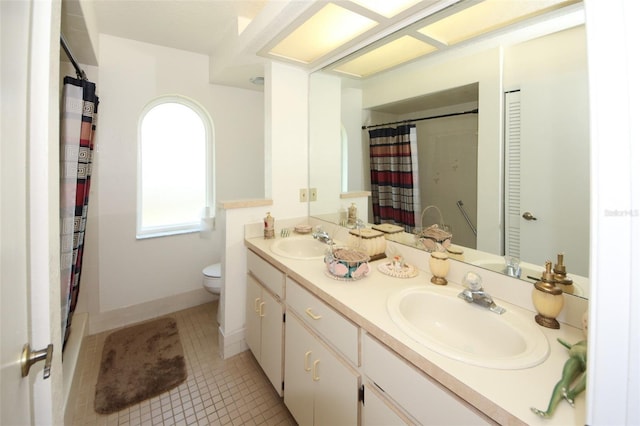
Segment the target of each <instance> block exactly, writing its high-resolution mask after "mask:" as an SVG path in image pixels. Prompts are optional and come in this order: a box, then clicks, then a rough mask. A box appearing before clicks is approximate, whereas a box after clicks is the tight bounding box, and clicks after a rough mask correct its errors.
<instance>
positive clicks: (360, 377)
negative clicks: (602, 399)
mask: <svg viewBox="0 0 640 426" xmlns="http://www.w3.org/2000/svg"><path fill="white" fill-rule="evenodd" d="M309 238H310V239H311V237H310V236H309ZM273 242H274V240H265V239H263V238H262V237H259V238H247V239H245V245H246V247H247V248H248V250H247V268H248V275H247V342H248V343H249V346H250V348H251V350H252V351H253V353H254V355H255V357H256V359H257V360H258V362H259V363H260V365H261V366H262V368H263V369H264V371H265V373H266V375H267V376H268V377H269V379H270V380H271V382H272V383H273V385H274V387H275V388H276V390H277V391H278V393H279V394H281V395H284V402H285V404H286V405H287V407H288V409H289V410H290V412H291V413H292V415H293V416H294V418H295V419H296V421H297V422H298V423H299V424H301V425H336V424H344V425H358V424H362V425H390V424H438V425H444V424H495V423H498V424H534V425H535V424H540V425H542V424H547V425H548V424H559V425H569V424H571V425H578V424H584V419H585V402H584V394H583V395H580V396H579V397H578V398H577V400H576V406H575V407H571V406H570V405H569V404H568V403H566V402H565V401H563V402H561V404H560V405H559V406H558V408H557V410H556V412H555V414H554V416H553V417H552V418H551V419H541V418H539V417H537V416H536V415H534V414H533V413H532V412H531V410H530V407H532V406H535V407H537V408H541V409H546V408H547V404H548V401H549V397H550V396H551V391H552V389H553V387H554V385H555V383H556V382H557V381H558V380H559V378H560V375H561V372H562V368H563V365H564V363H565V361H566V360H567V359H568V354H567V350H566V349H565V348H564V347H563V346H562V345H560V344H559V343H558V342H557V338H561V339H564V340H566V341H567V342H570V343H575V342H577V341H580V340H583V339H584V337H583V334H582V330H579V329H577V328H574V327H571V326H569V325H566V324H562V327H561V329H560V330H551V329H544V328H542V327H539V326H537V325H535V323H534V319H533V317H534V313H533V312H531V311H529V310H527V309H523V308H521V307H519V306H516V305H514V304H511V303H508V302H506V301H503V300H500V299H498V300H496V302H498V303H499V304H500V305H501V306H503V307H505V308H506V309H507V312H512V313H513V315H516V314H517V315H519V316H521V317H524V318H530V321H531V322H532V323H534V326H535V327H536V328H539V329H540V331H541V333H542V334H543V335H544V338H546V341H547V342H548V355H546V353H547V352H545V355H544V356H543V357H542V359H541V360H540V361H539V362H536V363H535V364H536V365H534V366H529V367H527V368H511V367H507V368H501V367H498V368H496V367H495V366H494V367H491V368H487V367H483V366H477V365H473V363H469V362H465V361H461V360H459V359H455V357H453V356H451V355H443V354H442V353H440V352H439V351H436V350H433V349H432V348H430V347H428V346H426V345H424V344H422V343H419V342H418V341H417V340H415V339H414V338H412V337H411V336H409V334H407V333H406V332H405V331H404V330H403V329H402V328H401V327H400V326H398V324H397V323H396V322H394V321H393V319H392V318H391V316H390V314H389V308H388V303H389V300H390V299H393V297H394V296H395V295H397V294H398V292H402V291H407V289H412V288H423V287H424V288H434V291H438V292H441V293H442V294H443V295H448V294H454V297H455V294H456V293H457V292H459V291H460V290H461V289H462V287H460V285H458V284H457V283H455V282H451V281H450V283H449V284H448V285H447V286H445V287H441V288H440V289H436V287H439V286H435V285H434V284H431V283H430V278H431V274H430V273H428V272H425V270H428V266H427V265H428V261H427V259H428V257H427V256H428V254H427V253H425V252H422V253H418V254H415V255H414V256H422V257H424V262H422V261H421V259H422V257H413V258H412V257H411V256H409V258H410V260H411V261H412V262H413V263H415V264H416V265H415V266H416V267H417V268H419V269H420V270H419V271H418V274H417V276H415V277H413V278H395V277H391V276H388V275H385V274H383V273H381V272H380V271H379V270H378V269H377V266H378V264H379V263H381V262H385V261H386V260H385V259H382V260H378V261H375V262H372V263H371V266H372V268H371V272H370V273H369V275H368V276H367V277H365V278H363V279H360V280H356V281H342V280H337V279H335V278H333V277H331V276H329V275H327V273H326V268H325V265H324V263H323V261H322V259H319V258H317V257H314V258H311V259H299V258H298V259H295V258H291V257H287V256H283V255H280V254H276V253H275V252H274V251H272V250H271V249H270V246H271V244H273ZM443 297H444V296H443ZM267 301H270V302H267ZM456 302H459V303H460V304H462V305H461V308H459V309H460V312H465V309H468V310H469V311H468V312H469V317H470V318H471V317H473V314H477V313H478V312H476V311H473V310H477V309H482V308H479V307H476V306H472V305H467V304H466V302H464V301H463V300H461V299H457V300H456ZM263 303H264V305H263ZM450 303H454V302H453V301H450ZM269 306H272V308H271V310H269V309H268V307H269ZM456 308H457V305H456ZM457 310H458V309H456V311H457ZM272 312H273V315H271V314H272ZM480 314H486V315H497V314H495V313H492V312H490V311H488V310H487V311H486V312H480ZM270 315H271V318H276V317H279V319H280V321H279V322H278V321H275V320H274V321H271V320H270V319H268V318H269V317H270ZM463 316H464V314H463ZM256 317H257V318H259V319H260V322H261V325H260V326H258V325H256V321H257V320H256ZM267 323H270V324H271V325H268V326H267V325H266V324H267ZM445 326H446V324H445ZM256 330H259V331H256ZM257 334H260V336H261V339H258V338H257V337H256V335H257ZM257 340H260V341H261V344H257V343H252V341H257ZM498 364H499V363H498ZM505 364H506V363H505Z"/></svg>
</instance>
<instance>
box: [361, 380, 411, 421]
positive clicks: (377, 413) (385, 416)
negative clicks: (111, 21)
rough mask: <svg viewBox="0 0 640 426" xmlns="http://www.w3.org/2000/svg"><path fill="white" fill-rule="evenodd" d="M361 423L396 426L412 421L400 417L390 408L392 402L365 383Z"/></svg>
mask: <svg viewBox="0 0 640 426" xmlns="http://www.w3.org/2000/svg"><path fill="white" fill-rule="evenodd" d="M362 424H363V426H396V425H410V424H413V423H412V422H411V421H409V420H408V419H405V418H403V417H401V416H400V415H399V414H398V413H397V412H396V411H395V410H394V409H393V408H392V403H391V402H390V401H388V400H386V399H385V398H384V397H383V396H381V395H380V393H379V391H377V390H376V389H375V388H374V387H372V386H369V385H365V396H364V404H363V407H362Z"/></svg>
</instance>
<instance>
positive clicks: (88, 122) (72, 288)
mask: <svg viewBox="0 0 640 426" xmlns="http://www.w3.org/2000/svg"><path fill="white" fill-rule="evenodd" d="M97 107H98V97H97V96H96V85H95V84H94V83H92V82H90V81H86V80H80V79H76V78H72V77H65V79H64V87H63V92H62V103H61V120H60V285H61V289H60V299H61V300H60V303H61V312H60V313H61V326H62V336H63V347H64V343H66V341H67V339H68V337H69V332H70V326H71V318H72V316H73V312H74V310H75V307H76V303H77V301H78V293H79V290H80V273H81V271H82V257H83V256H82V255H83V248H84V234H85V229H86V223H87V211H88V206H89V189H90V185H91V163H92V160H93V146H94V135H95V127H96V117H97V112H98V110H97Z"/></svg>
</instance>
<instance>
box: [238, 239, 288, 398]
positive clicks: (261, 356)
mask: <svg viewBox="0 0 640 426" xmlns="http://www.w3.org/2000/svg"><path fill="white" fill-rule="evenodd" d="M247 267H248V269H249V273H248V274H247V298H246V326H245V339H246V341H247V345H248V346H249V349H251V352H253V355H254V356H255V358H256V360H258V363H259V364H260V367H262V370H263V371H264V373H265V374H266V376H267V377H268V378H269V380H270V381H271V384H272V385H273V387H274V388H275V389H276V391H277V392H278V394H279V395H280V396H282V376H283V374H282V353H283V337H284V335H283V333H284V323H283V314H284V307H283V304H282V303H281V297H282V294H283V287H284V274H283V273H282V272H281V271H279V270H277V269H276V268H274V267H273V266H271V265H270V264H269V263H267V262H266V261H265V260H263V259H262V258H260V257H259V256H257V255H256V254H255V253H253V252H251V251H249V252H248V254H247Z"/></svg>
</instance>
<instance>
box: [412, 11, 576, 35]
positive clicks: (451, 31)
mask: <svg viewBox="0 0 640 426" xmlns="http://www.w3.org/2000/svg"><path fill="white" fill-rule="evenodd" d="M577 1H578V0H535V1H524V0H522V1H505V0H485V1H483V2H481V3H478V4H476V5H474V6H471V7H469V8H467V9H464V10H462V11H460V12H458V13H455V14H453V15H450V16H448V17H446V18H444V19H441V20H439V21H436V22H434V23H432V24H429V25H427V26H426V27H424V28H422V29H420V30H418V31H419V32H420V33H422V34H424V35H425V36H427V37H431V38H433V39H435V40H438V41H440V42H442V43H444V44H446V45H449V46H451V45H454V44H456V43H460V42H462V41H465V40H468V39H471V38H473V37H478V36H480V35H483V34H486V33H489V32H491V31H494V30H497V29H499V28H503V27H506V26H507V25H510V24H513V23H516V22H518V21H522V20H524V19H527V18H531V17H534V16H536V15H539V14H542V13H546V12H549V11H551V10H553V9H557V8H560V7H564V6H567V5H568V4H571V3H576V2H577Z"/></svg>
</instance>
